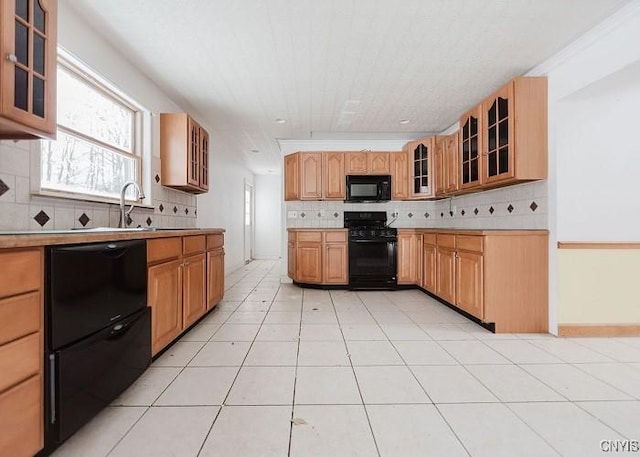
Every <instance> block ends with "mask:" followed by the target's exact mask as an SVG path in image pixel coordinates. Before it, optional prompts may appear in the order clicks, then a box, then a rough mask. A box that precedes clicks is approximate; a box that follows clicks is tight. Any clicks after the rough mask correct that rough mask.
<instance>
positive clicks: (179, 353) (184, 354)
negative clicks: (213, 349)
mask: <svg viewBox="0 0 640 457" xmlns="http://www.w3.org/2000/svg"><path fill="white" fill-rule="evenodd" d="M205 344H206V343H204V342H195V341H178V342H177V343H174V344H173V346H171V347H170V348H168V349H167V350H166V351H165V352H164V353H163V354H162V355H161V356H160V357H159V358H158V359H156V360H155V361H154V362H153V363H152V364H151V366H152V367H184V366H186V365H187V364H188V363H189V361H190V360H191V359H193V357H194V356H195V355H196V354H197V353H198V351H200V350H201V349H202V348H203V347H204V345H205Z"/></svg>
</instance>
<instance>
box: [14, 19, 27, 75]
mask: <svg viewBox="0 0 640 457" xmlns="http://www.w3.org/2000/svg"><path fill="white" fill-rule="evenodd" d="M15 33H16V36H15V38H16V58H17V59H18V62H20V63H21V64H22V65H24V66H29V28H28V27H26V26H25V25H24V24H22V22H20V21H16V32H15Z"/></svg>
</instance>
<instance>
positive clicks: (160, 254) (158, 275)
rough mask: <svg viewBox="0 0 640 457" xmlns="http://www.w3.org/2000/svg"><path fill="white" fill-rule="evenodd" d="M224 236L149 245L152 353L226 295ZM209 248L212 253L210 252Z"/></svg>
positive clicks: (197, 237) (167, 240) (157, 350)
mask: <svg viewBox="0 0 640 457" xmlns="http://www.w3.org/2000/svg"><path fill="white" fill-rule="evenodd" d="M223 243H224V240H223V235H222V234H214V235H206V236H205V235H193V236H185V237H172V238H159V239H154V240H149V241H148V242H147V260H148V261H149V262H151V264H150V265H149V267H148V270H147V283H148V284H147V287H148V297H147V300H148V306H150V307H151V338H152V347H151V350H152V353H153V355H156V354H158V353H159V352H160V351H161V350H162V349H164V348H165V347H166V346H167V345H168V344H170V343H171V342H172V341H173V340H174V339H175V338H176V337H177V336H179V335H180V334H181V333H182V332H183V331H184V330H186V329H187V328H189V327H190V326H191V325H193V323H195V322H196V321H197V320H198V319H200V318H201V317H202V316H203V315H204V314H205V313H206V312H207V311H208V310H210V309H212V308H213V307H214V306H215V305H216V304H217V303H218V302H220V300H221V299H222V296H223V294H224V249H223V247H222V246H223ZM209 249H210V250H209Z"/></svg>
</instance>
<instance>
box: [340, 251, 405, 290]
mask: <svg viewBox="0 0 640 457" xmlns="http://www.w3.org/2000/svg"><path fill="white" fill-rule="evenodd" d="M396 250H397V241H396V240H351V241H349V287H350V288H352V289H393V288H395V287H396V285H397V276H396Z"/></svg>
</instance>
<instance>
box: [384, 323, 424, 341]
mask: <svg viewBox="0 0 640 457" xmlns="http://www.w3.org/2000/svg"><path fill="white" fill-rule="evenodd" d="M380 328H382V331H383V332H384V333H385V335H387V337H388V338H389V339H390V340H391V341H426V340H431V337H430V336H429V335H427V333H426V332H425V331H424V330H422V329H421V328H420V327H419V326H418V325H417V324H385V323H382V324H380Z"/></svg>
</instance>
